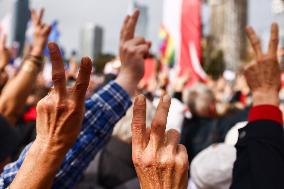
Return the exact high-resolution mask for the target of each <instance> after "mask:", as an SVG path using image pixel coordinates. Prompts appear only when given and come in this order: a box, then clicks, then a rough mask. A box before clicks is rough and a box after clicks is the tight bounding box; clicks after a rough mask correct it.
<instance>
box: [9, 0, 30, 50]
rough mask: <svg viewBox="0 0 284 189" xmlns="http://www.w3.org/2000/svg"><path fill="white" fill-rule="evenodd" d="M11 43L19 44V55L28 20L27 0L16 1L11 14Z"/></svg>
mask: <svg viewBox="0 0 284 189" xmlns="http://www.w3.org/2000/svg"><path fill="white" fill-rule="evenodd" d="M12 15H13V16H12V19H13V20H12V23H13V24H12V41H14V42H17V43H18V44H19V53H21V52H22V50H23V47H24V43H25V33H26V29H27V24H28V21H29V19H30V10H29V0H16V1H15V2H14V5H13V14H12Z"/></svg>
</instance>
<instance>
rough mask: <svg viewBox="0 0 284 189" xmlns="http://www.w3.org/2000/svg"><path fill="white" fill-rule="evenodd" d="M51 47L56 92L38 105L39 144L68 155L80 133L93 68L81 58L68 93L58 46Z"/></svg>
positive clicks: (53, 44) (54, 89)
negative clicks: (73, 82) (73, 83)
mask: <svg viewBox="0 0 284 189" xmlns="http://www.w3.org/2000/svg"><path fill="white" fill-rule="evenodd" d="M48 47H49V51H50V57H51V62H52V80H53V83H54V88H53V89H52V91H51V92H50V93H49V94H48V95H47V96H46V97H45V98H43V99H42V100H41V101H39V103H38V105H37V112H38V114H37V120H36V126H37V137H36V141H37V142H40V143H41V144H42V145H43V146H46V147H47V148H48V149H54V150H55V152H56V153H66V152H67V151H68V150H69V148H70V147H71V146H72V145H73V143H74V142H75V140H76V138H77V136H78V135H79V132H80V129H81V124H82V120H83V114H84V101H85V94H86V91H87V88H88V85H89V80H90V74H91V70H92V65H91V60H90V59H89V58H82V61H81V65H80V71H79V75H78V78H77V81H76V83H75V86H74V87H73V88H71V89H66V78H65V70H64V64H63V60H62V57H61V54H60V50H59V48H58V46H57V45H56V44H55V43H49V45H48Z"/></svg>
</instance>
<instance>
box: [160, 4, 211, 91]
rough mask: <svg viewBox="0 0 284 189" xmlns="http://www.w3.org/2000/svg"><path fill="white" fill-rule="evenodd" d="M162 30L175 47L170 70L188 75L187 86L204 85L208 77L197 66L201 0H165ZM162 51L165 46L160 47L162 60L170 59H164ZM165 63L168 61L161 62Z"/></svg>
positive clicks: (199, 58) (198, 64)
mask: <svg viewBox="0 0 284 189" xmlns="http://www.w3.org/2000/svg"><path fill="white" fill-rule="evenodd" d="M162 29H163V30H165V31H167V36H168V38H170V39H172V40H173V41H172V42H171V44H170V45H171V46H174V47H173V48H174V53H173V54H174V55H175V57H174V60H175V61H174V64H173V67H174V68H176V69H178V70H180V75H183V74H185V73H190V77H189V82H188V85H192V84H193V83H195V82H197V81H203V82H205V81H206V80H207V76H206V73H205V72H204V70H203V68H202V67H201V65H200V60H201V55H202V49H201V29H202V28H201V0H174V1H173V0H164V12H163V23H162V28H161V30H162ZM163 42H164V43H165V41H163ZM164 49H165V47H164V48H160V54H161V58H162V60H163V58H165V57H169V58H173V57H172V56H166V53H165V50H164ZM162 50H163V51H162ZM167 61H168V62H169V61H170V59H168V60H164V61H163V62H164V63H167Z"/></svg>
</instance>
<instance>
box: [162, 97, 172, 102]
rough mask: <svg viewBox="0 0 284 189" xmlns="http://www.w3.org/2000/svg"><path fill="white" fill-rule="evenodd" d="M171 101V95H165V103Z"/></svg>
mask: <svg viewBox="0 0 284 189" xmlns="http://www.w3.org/2000/svg"><path fill="white" fill-rule="evenodd" d="M170 100H171V97H170V96H169V95H165V96H164V97H163V102H170Z"/></svg>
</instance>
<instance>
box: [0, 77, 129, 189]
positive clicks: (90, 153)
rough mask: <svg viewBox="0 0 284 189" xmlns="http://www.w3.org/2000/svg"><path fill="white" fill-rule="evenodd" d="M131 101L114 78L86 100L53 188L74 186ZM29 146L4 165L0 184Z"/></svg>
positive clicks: (5, 182)
mask: <svg viewBox="0 0 284 189" xmlns="http://www.w3.org/2000/svg"><path fill="white" fill-rule="evenodd" d="M130 105H131V99H130V97H129V95H128V94H127V93H126V91H124V90H123V89H122V88H121V86H119V85H118V84H117V83H115V82H111V83H109V84H108V85H107V86H105V87H104V88H102V89H101V90H100V91H99V92H98V93H96V94H94V95H93V96H92V98H91V99H90V100H87V101H86V112H85V117H84V121H83V127H82V130H81V133H80V135H79V137H78V139H77V141H76V143H75V144H74V145H73V147H72V148H71V149H70V150H69V151H68V153H67V155H66V156H65V159H64V161H63V164H62V165H61V168H60V171H59V172H58V174H57V175H56V177H55V180H54V182H53V183H54V184H53V188H60V189H65V188H67V189H69V188H72V187H74V185H75V184H76V183H77V182H78V180H79V179H80V178H81V176H82V175H83V172H84V170H85V169H86V167H87V166H88V165H89V163H90V162H91V161H92V160H93V158H94V157H95V155H96V154H97V152H98V151H99V150H100V149H101V148H103V146H104V145H105V144H106V143H107V141H108V139H109V137H110V136H111V133H112V129H113V127H114V125H115V123H116V122H117V121H118V120H120V118H121V117H123V115H124V114H125V113H126V111H127V110H128V108H129V107H130ZM28 150H29V146H27V147H26V148H25V150H24V151H23V152H22V154H21V156H20V157H19V159H18V160H17V161H16V162H14V163H11V164H9V165H7V166H6V167H5V168H4V172H3V173H2V175H1V178H0V188H1V186H2V185H1V183H3V186H2V187H3V188H5V187H7V186H8V185H9V184H10V183H11V182H12V181H13V179H14V177H15V174H16V173H17V170H18V169H19V168H20V166H21V165H22V163H23V159H24V158H25V156H26V154H27V151H28ZM82 162H84V163H82Z"/></svg>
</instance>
